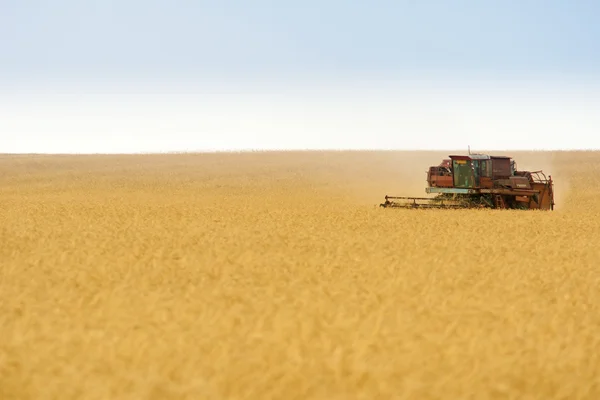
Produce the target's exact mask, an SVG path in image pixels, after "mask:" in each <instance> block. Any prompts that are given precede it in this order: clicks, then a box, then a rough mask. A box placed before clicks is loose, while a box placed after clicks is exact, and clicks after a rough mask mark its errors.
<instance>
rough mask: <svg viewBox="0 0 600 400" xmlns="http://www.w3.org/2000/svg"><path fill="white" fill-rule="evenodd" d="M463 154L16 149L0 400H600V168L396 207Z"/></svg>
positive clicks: (553, 161) (597, 161)
mask: <svg viewBox="0 0 600 400" xmlns="http://www.w3.org/2000/svg"><path fill="white" fill-rule="evenodd" d="M445 155H446V154H444V153H423V154H420V153H396V152H387V153H384V152H381V153H377V152H372V153H371V152H363V153H352V152H350V153H344V152H339V153H336V152H332V153H302V152H300V153H248V154H203V155H201V154H196V155H194V154H181V155H137V156H133V155H132V156H2V158H0V243H1V246H0V294H1V302H0V327H1V330H0V398H2V399H6V400H8V399H75V398H85V399H168V398H173V399H182V398H190V399H191V398H193V399H225V398H226V399H270V398H273V399H306V398H319V399H351V398H356V399H374V398H378V399H380V398H381V399H384V398H394V399H458V398H460V399H465V398H477V399H492V398H519V399H597V398H600V291H599V289H600V270H599V269H598V266H599V265H600V261H599V260H600V230H599V228H600V227H599V222H598V221H599V220H600V219H599V218H600V203H599V202H598V200H597V199H598V198H599V196H600V168H599V167H598V165H600V154H598V153H593V152H581V153H551V154H550V153H517V154H516V155H515V157H516V158H517V161H518V162H519V166H520V167H521V168H534V169H538V168H544V170H545V171H546V172H550V173H552V175H553V178H554V179H555V180H556V190H557V209H556V210H555V211H554V212H543V211H508V210H502V211H494V210H485V211H475V210H459V211H443V210H429V211H427V210H422V211H419V210H417V211H413V210H386V209H380V208H377V207H376V205H377V204H378V203H379V202H381V201H382V200H383V196H384V195H385V194H396V195H400V194H404V195H422V194H423V193H424V187H425V172H424V171H425V170H426V168H427V167H428V166H429V165H433V164H435V163H436V162H439V160H440V159H441V158H442V157H443V156H445Z"/></svg>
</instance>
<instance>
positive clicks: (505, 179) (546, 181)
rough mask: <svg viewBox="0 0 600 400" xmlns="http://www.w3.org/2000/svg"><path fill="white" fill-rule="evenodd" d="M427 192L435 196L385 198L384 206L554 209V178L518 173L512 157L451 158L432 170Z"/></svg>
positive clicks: (539, 174) (468, 156) (455, 156)
mask: <svg viewBox="0 0 600 400" xmlns="http://www.w3.org/2000/svg"><path fill="white" fill-rule="evenodd" d="M425 192H426V193H428V194H435V195H436V196H435V197H398V196H385V202H384V203H382V204H381V206H382V207H404V208H496V209H539V210H553V209H554V204H555V203H554V184H553V181H552V176H548V177H546V175H545V174H544V173H543V172H542V171H541V170H540V171H519V170H518V169H517V164H516V162H515V161H514V160H513V159H512V157H505V156H491V155H487V154H468V155H450V156H449V158H448V159H444V160H442V162H441V163H440V164H439V165H436V166H431V167H429V170H428V171H427V187H426V188H425Z"/></svg>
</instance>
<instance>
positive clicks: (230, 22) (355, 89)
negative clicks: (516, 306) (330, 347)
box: [0, 0, 600, 153]
mask: <svg viewBox="0 0 600 400" xmlns="http://www.w3.org/2000/svg"><path fill="white" fill-rule="evenodd" d="M599 13H600V6H599V5H597V3H596V2H592V1H577V2H566V1H563V2H559V1H507V2H499V1H498V2H495V1H494V2H492V1H374V2H357V1H344V2H342V1H329V2H317V1H305V2H301V3H297V2H281V1H280V2H274V1H272V2H268V1H255V2H242V1H222V2H204V1H196V2H167V1H162V2H160V1H145V2H142V1H133V0H130V1H119V2H117V1H112V2H111V1H102V2H91V1H89V2H81V1H56V2H43V1H19V2H18V1H4V2H2V4H1V5H0V50H1V52H0V87H1V89H2V90H1V91H0V137H1V142H0V153H130V152H170V151H214V150H260V149H390V150H391V149H436V150H439V149H457V148H464V149H466V147H467V146H471V147H472V148H475V149H486V150H494V149H498V150H503V149H598V148H600V136H599V135H598V132H600V111H599V110H600V75H599V72H598V71H600V69H599V67H600V44H599V43H600V41H599V40H598V39H599V38H600V28H598V25H597V23H596V19H595V16H597V15H599Z"/></svg>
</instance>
